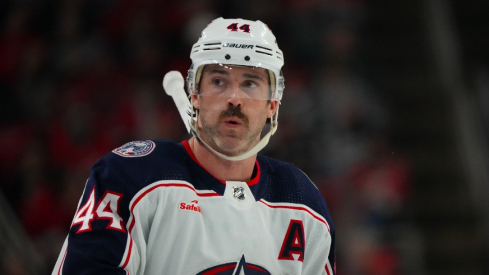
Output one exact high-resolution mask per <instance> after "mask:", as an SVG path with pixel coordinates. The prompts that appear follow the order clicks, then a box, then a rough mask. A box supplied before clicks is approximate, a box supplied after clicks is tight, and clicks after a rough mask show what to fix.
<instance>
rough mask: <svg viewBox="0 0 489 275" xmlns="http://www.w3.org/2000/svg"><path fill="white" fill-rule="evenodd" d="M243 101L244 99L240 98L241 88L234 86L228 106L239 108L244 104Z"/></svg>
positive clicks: (229, 96)
mask: <svg viewBox="0 0 489 275" xmlns="http://www.w3.org/2000/svg"><path fill="white" fill-rule="evenodd" d="M242 100H243V99H242V97H241V96H240V87H239V85H238V84H237V83H234V85H232V86H231V87H230V91H229V93H228V99H227V101H228V104H229V105H233V106H234V107H238V106H240V105H241V104H242Z"/></svg>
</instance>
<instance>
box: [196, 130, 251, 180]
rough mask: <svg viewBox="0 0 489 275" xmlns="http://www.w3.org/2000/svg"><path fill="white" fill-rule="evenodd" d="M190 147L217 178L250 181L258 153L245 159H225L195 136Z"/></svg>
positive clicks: (200, 161) (201, 162)
mask: <svg viewBox="0 0 489 275" xmlns="http://www.w3.org/2000/svg"><path fill="white" fill-rule="evenodd" d="M189 145H190V149H192V152H193V154H194V155H195V158H196V159H197V161H198V162H199V163H200V164H201V165H202V166H203V167H204V168H205V169H206V170H207V171H208V172H209V173H211V174H212V175H213V176H214V177H215V178H217V179H219V180H222V181H228V180H235V181H248V180H250V179H251V176H252V174H253V169H254V167H255V161H256V154H255V155H254V156H251V157H249V158H247V159H244V160H238V161H231V160H225V159H223V158H221V157H219V156H217V155H215V154H214V153H212V152H211V151H210V150H209V149H208V148H207V147H205V146H204V145H203V144H202V143H200V142H199V141H198V140H197V139H196V138H195V137H192V138H191V139H190V140H189Z"/></svg>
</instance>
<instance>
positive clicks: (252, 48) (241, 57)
mask: <svg viewBox="0 0 489 275" xmlns="http://www.w3.org/2000/svg"><path fill="white" fill-rule="evenodd" d="M190 59H192V66H191V68H190V70H189V71H188V76H187V89H188V93H189V94H192V93H195V92H196V88H197V86H198V83H199V81H200V77H201V73H202V69H203V67H204V66H205V65H207V64H223V65H239V66H248V67H256V68H264V69H267V70H268V71H269V75H270V86H271V90H272V94H271V98H270V99H271V100H281V99H282V94H283V90H284V78H283V76H282V73H281V69H282V66H283V65H284V56H283V54H282V51H281V50H280V49H279V48H278V45H277V40H276V39H275V36H274V35H273V33H272V31H271V30H270V28H268V26H267V25H265V24H264V23H263V22H261V21H259V20H258V21H250V20H244V19H240V18H238V19H223V18H222V17H220V18H217V19H215V20H213V21H212V22H211V23H210V24H209V25H208V26H207V27H206V28H205V29H204V30H203V31H202V34H201V35H200V37H199V40H198V41H197V43H195V44H194V45H193V47H192V50H191V52H190Z"/></svg>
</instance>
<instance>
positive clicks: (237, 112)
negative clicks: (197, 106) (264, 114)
mask: <svg viewBox="0 0 489 275" xmlns="http://www.w3.org/2000/svg"><path fill="white" fill-rule="evenodd" d="M230 117H237V118H239V119H240V120H241V122H242V125H241V126H242V127H243V128H244V129H239V131H238V130H237V129H225V130H221V129H220V127H222V124H223V122H224V121H225V120H226V119H227V118H230ZM207 118H208V117H206V116H205V115H202V113H201V114H200V120H201V129H200V130H201V131H202V133H203V134H204V136H205V138H206V139H207V140H206V142H208V144H209V145H210V146H212V147H213V148H214V149H215V150H217V151H218V152H220V153H224V154H226V155H229V156H236V155H239V154H241V153H245V152H247V151H249V150H250V149H251V148H252V147H253V146H254V145H255V144H256V143H257V142H258V140H259V137H260V134H261V131H262V128H263V126H264V124H265V123H263V125H253V124H250V120H249V117H248V116H247V115H246V114H244V113H243V112H242V111H241V107H240V106H239V105H238V106H237V107H235V106H233V105H229V106H228V108H227V109H226V110H224V111H222V112H221V113H220V114H219V116H218V118H217V120H216V122H215V123H212V122H210V119H209V120H208V119H207ZM243 130H244V133H243V134H240V133H239V132H241V131H243Z"/></svg>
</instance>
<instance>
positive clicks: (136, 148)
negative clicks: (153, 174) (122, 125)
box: [112, 140, 156, 158]
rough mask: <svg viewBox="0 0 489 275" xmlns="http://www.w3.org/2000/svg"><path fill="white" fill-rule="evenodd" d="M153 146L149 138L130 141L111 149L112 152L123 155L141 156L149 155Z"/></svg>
mask: <svg viewBox="0 0 489 275" xmlns="http://www.w3.org/2000/svg"><path fill="white" fill-rule="evenodd" d="M155 146H156V145H155V143H154V142H152V141H151V140H144V141H131V142H128V143H126V144H124V145H122V146H121V147H119V148H116V149H114V150H112V152H113V153H115V154H117V155H119V156H123V157H130V158H132V157H142V156H146V155H149V154H150V153H151V152H152V151H153V150H154V148H155Z"/></svg>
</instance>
